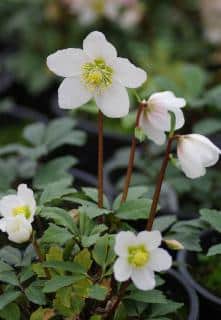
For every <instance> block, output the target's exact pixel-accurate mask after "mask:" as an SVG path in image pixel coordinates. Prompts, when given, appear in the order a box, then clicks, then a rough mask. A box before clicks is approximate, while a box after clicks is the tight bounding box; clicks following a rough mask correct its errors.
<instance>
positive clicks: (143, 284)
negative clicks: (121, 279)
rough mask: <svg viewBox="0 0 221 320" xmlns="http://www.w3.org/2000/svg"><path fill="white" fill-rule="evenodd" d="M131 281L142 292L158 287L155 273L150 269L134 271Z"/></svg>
mask: <svg viewBox="0 0 221 320" xmlns="http://www.w3.org/2000/svg"><path fill="white" fill-rule="evenodd" d="M131 279H132V281H133V283H134V285H135V286H136V287H137V288H138V289H140V290H152V289H154V287H155V286H156V281H155V277H154V272H153V271H152V270H150V269H148V268H142V269H139V268H137V269H133V270H132V275H131Z"/></svg>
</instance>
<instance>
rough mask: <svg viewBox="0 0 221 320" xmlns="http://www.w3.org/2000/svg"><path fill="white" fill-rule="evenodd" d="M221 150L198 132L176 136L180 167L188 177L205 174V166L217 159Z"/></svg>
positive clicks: (214, 162) (192, 177)
mask: <svg viewBox="0 0 221 320" xmlns="http://www.w3.org/2000/svg"><path fill="white" fill-rule="evenodd" d="M220 153H221V150H220V149H219V148H217V147H216V146H215V145H214V144H213V143H212V142H211V141H210V140H209V139H208V138H206V137H204V136H202V135H200V134H187V135H181V136H179V138H178V146H177V156H178V159H179V161H180V165H181V169H182V170H183V172H184V173H185V175H186V176H187V177H188V178H191V179H195V178H199V177H201V176H204V175H205V174H206V168H207V167H211V166H213V165H215V164H216V163H217V161H218V160H219V156H220Z"/></svg>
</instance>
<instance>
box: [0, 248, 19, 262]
mask: <svg viewBox="0 0 221 320" xmlns="http://www.w3.org/2000/svg"><path fill="white" fill-rule="evenodd" d="M0 257H1V260H3V261H4V262H6V263H8V264H10V265H15V266H20V265H21V262H22V255H21V252H20V251H19V250H18V249H15V248H13V247H10V246H5V247H4V248H2V249H1V250H0Z"/></svg>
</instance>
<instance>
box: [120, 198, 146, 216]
mask: <svg viewBox="0 0 221 320" xmlns="http://www.w3.org/2000/svg"><path fill="white" fill-rule="evenodd" d="M151 204H152V200H150V199H138V200H133V201H127V202H125V203H123V204H122V205H121V206H120V207H119V209H118V210H117V211H116V216H117V217H118V218H120V219H122V220H139V219H147V218H148V217H149V214H150V208H151Z"/></svg>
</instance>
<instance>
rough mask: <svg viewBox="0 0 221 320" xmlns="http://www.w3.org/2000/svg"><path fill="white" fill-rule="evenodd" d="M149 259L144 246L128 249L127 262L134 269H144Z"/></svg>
mask: <svg viewBox="0 0 221 320" xmlns="http://www.w3.org/2000/svg"><path fill="white" fill-rule="evenodd" d="M149 258H150V254H149V252H148V250H147V249H146V247H145V246H144V245H139V246H131V247H129V248H128V262H129V264H131V265H132V266H133V267H135V268H142V267H144V266H145V265H146V264H147V262H148V260H149Z"/></svg>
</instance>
